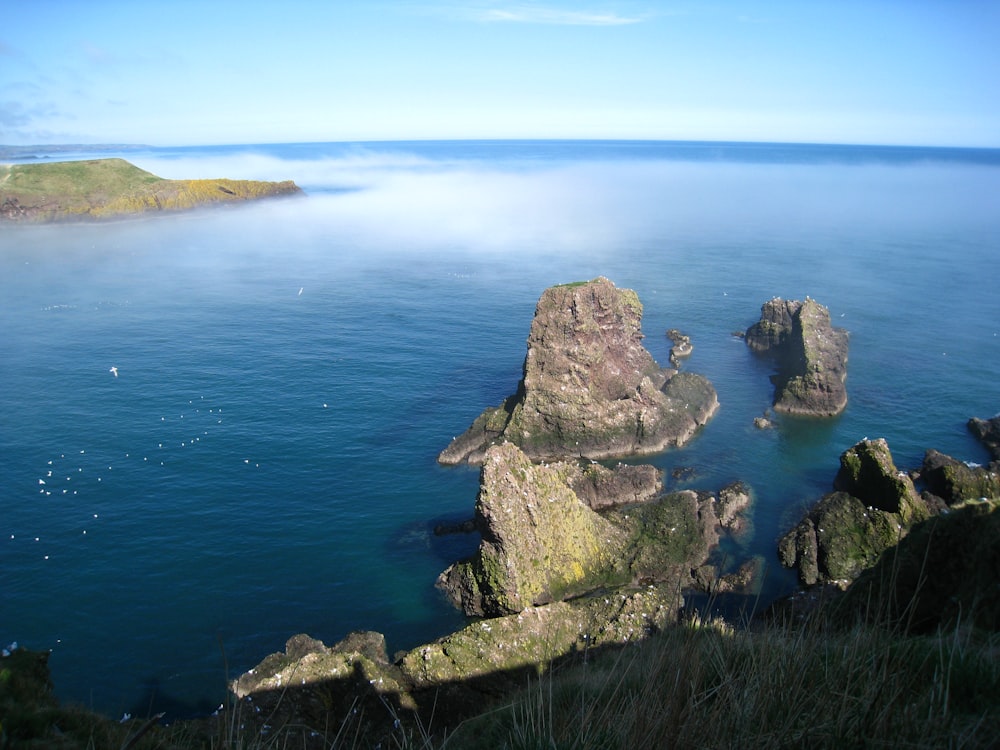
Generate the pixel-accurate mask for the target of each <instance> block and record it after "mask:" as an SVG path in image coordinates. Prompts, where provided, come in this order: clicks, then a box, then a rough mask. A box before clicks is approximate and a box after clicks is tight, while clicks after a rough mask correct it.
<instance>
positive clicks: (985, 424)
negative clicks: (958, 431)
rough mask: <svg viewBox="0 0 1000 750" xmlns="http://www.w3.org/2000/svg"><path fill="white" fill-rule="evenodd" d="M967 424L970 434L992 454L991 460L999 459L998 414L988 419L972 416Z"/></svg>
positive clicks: (999, 416)
mask: <svg viewBox="0 0 1000 750" xmlns="http://www.w3.org/2000/svg"><path fill="white" fill-rule="evenodd" d="M968 424H969V430H970V431H971V432H972V434H973V435H975V436H976V437H977V438H979V439H980V440H981V441H982V443H983V445H985V446H986V447H987V448H988V449H989V451H990V453H992V454H993V460H994V461H1000V414H997V415H996V416H995V417H990V418H989V419H979V418H977V417H973V418H972V419H970V420H969V423H968Z"/></svg>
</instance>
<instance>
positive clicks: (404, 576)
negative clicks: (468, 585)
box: [0, 142, 1000, 715]
mask: <svg viewBox="0 0 1000 750" xmlns="http://www.w3.org/2000/svg"><path fill="white" fill-rule="evenodd" d="M81 156H83V155H81ZM126 156H127V158H129V159H130V160H131V161H132V162H133V163H135V164H137V165H138V166H140V167H142V168H144V169H148V170H150V171H152V172H154V173H156V174H159V175H161V176H164V177H176V178H180V177H218V176H228V177H234V178H257V179H295V180H296V181H297V182H298V183H299V184H300V185H301V186H302V187H304V188H305V189H306V191H307V193H308V197H306V198H304V199H301V200H292V201H281V202H274V203H266V204H257V205H253V206H250V207H247V208H245V209H235V210H222V211H216V212H210V213H206V214H190V215H184V216H176V217H168V218H159V219H151V220H141V221H129V222H120V223H114V224H105V225H98V226H60V227H14V228H4V229H2V230H0V382H2V383H3V388H2V389H0V476H2V477H3V483H2V485H0V508H2V514H0V640H3V642H4V644H6V643H9V642H10V641H13V640H17V641H18V642H19V643H20V644H21V645H24V646H27V647H31V648H36V649H52V657H51V665H52V669H53V674H54V678H55V683H56V689H57V693H58V694H59V695H60V696H61V697H62V698H64V699H68V700H72V701H76V702H79V703H83V704H85V705H88V706H92V707H94V708H96V709H98V710H101V711H104V712H107V713H111V714H120V713H121V712H123V711H138V712H139V713H141V714H145V713H147V712H148V711H149V706H150V705H151V700H152V705H156V706H158V707H160V708H161V709H165V710H168V711H171V712H172V713H173V715H181V714H185V713H192V712H197V711H204V710H211V709H212V708H214V707H215V706H216V705H217V704H218V703H219V702H220V701H221V700H222V697H223V695H224V684H225V679H226V672H225V667H224V664H225V662H224V659H223V655H222V653H223V650H224V651H225V654H226V659H227V660H228V665H229V669H230V670H231V672H232V673H233V674H235V673H236V672H239V671H242V670H244V669H247V668H249V667H251V666H253V665H254V664H255V663H257V662H258V661H259V660H260V659H261V658H263V657H264V656H265V655H267V654H268V653H271V652H273V651H277V650H281V649H282V648H283V644H284V641H285V640H286V639H287V638H288V637H289V636H290V635H292V634H294V633H298V632H308V633H309V634H311V635H313V636H314V637H317V638H321V639H323V640H325V641H326V642H328V643H332V642H334V641H336V640H338V639H339V638H341V637H342V636H343V635H345V634H346V633H347V632H349V631H351V630H355V629H374V630H379V631H381V632H384V633H385V634H386V636H387V639H388V642H389V648H390V651H394V650H397V649H403V648H409V647H412V646H415V645H418V644H419V643H421V642H425V641H427V640H430V639H432V638H435V637H437V636H440V635H443V634H444V633H446V632H449V631H451V630H453V629H455V628H457V627H459V626H460V625H461V624H462V623H463V619H462V617H461V616H460V615H459V614H458V613H457V612H455V611H454V610H453V609H452V608H451V607H450V606H449V605H448V604H447V603H446V602H445V601H444V600H443V599H442V598H441V597H440V596H439V594H438V593H437V592H436V591H435V590H434V587H433V581H434V579H435V577H436V576H437V574H438V573H439V572H440V571H441V570H442V569H443V568H444V567H445V566H446V565H447V564H449V563H450V562H451V561H453V560H454V559H456V558H458V557H460V556H462V555H464V554H467V553H468V552H470V551H471V550H472V549H473V548H474V546H475V544H476V541H477V540H475V539H469V538H447V539H438V538H435V537H433V535H432V534H431V533H430V529H431V528H432V527H433V525H434V524H435V523H437V522H439V521H441V520H442V519H456V520H457V519H460V518H464V517H467V516H469V515H471V512H472V507H473V504H474V502H475V496H476V491H477V486H478V473H477V471H476V470H475V469H471V468H467V467H464V468H463V467H458V468H455V467H452V468H445V467H440V466H438V465H437V464H436V462H435V457H436V455H437V453H438V452H439V451H440V450H441V449H442V448H443V447H444V446H445V445H447V443H448V441H449V440H450V439H451V437H452V436H453V435H455V434H457V433H459V432H461V431H462V430H464V429H465V428H466V427H467V426H468V424H469V423H470V422H471V420H472V419H473V418H474V417H475V416H476V415H478V414H479V412H480V411H481V410H482V409H483V408H484V407H485V406H487V405H495V404H497V403H499V402H500V401H501V400H502V399H503V398H504V397H505V396H507V395H508V394H510V393H511V392H512V391H513V390H514V388H515V386H516V383H517V380H518V378H519V376H520V371H521V364H522V361H523V358H524V347H525V339H526V337H527V333H528V327H529V325H530V322H531V316H532V313H533V311H534V305H535V302H536V301H537V299H538V296H539V295H540V294H541V292H542V291H543V290H544V289H545V288H546V287H548V286H551V285H552V284H556V283H562V282H567V281H573V280H579V279H588V278H593V277H595V276H598V275H604V276H607V277H609V278H611V279H612V280H613V281H614V282H615V283H616V284H617V285H619V286H622V287H629V288H632V289H635V290H636V291H637V292H638V294H639V296H640V299H641V300H642V301H643V303H644V306H645V315H644V323H643V325H644V330H645V333H646V345H647V348H648V349H649V350H650V351H651V352H652V353H653V355H654V356H655V357H656V358H657V359H658V360H659V361H660V362H661V363H665V362H666V361H667V359H668V347H669V342H668V340H667V339H666V337H665V336H664V331H665V330H666V329H667V328H671V327H677V328H680V329H681V330H683V331H684V332H685V333H687V334H689V335H690V336H691V337H692V339H693V342H694V346H695V349H694V355H693V356H692V357H691V359H690V360H688V361H687V362H686V363H685V364H684V367H685V368H686V369H689V370H692V371H695V372H700V373H703V374H705V375H707V376H708V377H709V378H710V379H711V380H712V381H713V383H714V384H715V386H716V388H717V390H718V393H719V400H720V402H721V409H720V411H719V413H718V415H717V416H716V417H715V418H714V419H713V421H712V422H710V423H709V425H708V426H707V427H706V428H705V429H704V430H702V432H701V433H700V434H699V435H698V436H697V437H696V439H695V440H694V441H693V442H692V443H690V444H689V445H688V446H687V447H685V448H684V449H681V450H677V451H671V452H667V453H664V454H662V455H658V456H655V457H653V458H652V459H651V460H652V462H654V463H656V464H657V465H659V466H661V467H663V468H664V469H667V470H668V472H669V470H671V469H673V468H675V467H693V468H694V469H695V470H696V473H695V476H694V478H693V479H691V480H688V481H687V482H686V484H677V483H675V484H676V486H692V487H696V488H699V489H708V490H716V489H718V488H719V487H720V486H722V485H723V484H725V483H727V482H729V481H732V480H735V479H742V480H744V481H746V482H748V483H749V484H750V485H751V486H752V487H753V489H754V492H755V505H754V510H753V533H752V535H751V536H750V537H749V538H748V539H746V540H743V541H742V542H741V543H740V544H739V545H732V546H731V548H730V549H729V550H728V554H729V556H730V558H731V561H732V562H734V563H735V562H738V561H739V560H740V559H745V558H746V557H749V556H752V555H763V556H764V558H765V559H766V561H767V562H768V565H769V571H768V578H767V581H766V584H765V597H771V596H774V595H776V594H779V593H782V592H784V591H787V590H789V589H790V588H791V587H792V586H793V585H794V579H793V577H792V576H791V575H790V574H788V573H787V572H786V571H782V570H780V569H779V568H778V567H777V565H776V560H775V554H774V543H775V539H776V538H777V536H779V535H780V534H781V533H782V532H783V531H785V530H786V529H787V528H788V527H789V526H791V525H792V524H793V523H794V522H795V521H796V520H797V518H798V515H799V514H800V513H801V511H802V509H803V508H804V507H805V506H806V505H808V504H809V503H811V502H813V501H814V500H816V499H817V498H818V497H819V496H820V495H822V494H823V493H824V492H826V491H828V489H829V487H830V484H831V482H832V479H833V475H834V473H835V471H836V468H837V458H838V456H839V454H840V453H841V452H842V451H843V450H844V449H846V448H847V447H849V446H850V445H852V444H853V443H854V442H856V441H857V440H859V439H861V438H863V437H865V436H868V437H885V438H887V439H888V440H889V444H890V447H891V448H892V450H893V454H894V456H895V459H896V462H897V464H898V465H899V466H901V467H904V468H909V467H913V466H916V465H918V464H919V462H920V460H921V458H922V455H923V451H924V450H925V449H926V448H931V447H933V448H936V449H938V450H942V451H944V452H947V453H951V454H953V455H955V456H957V457H960V458H963V459H967V460H972V461H980V462H981V461H985V460H986V459H987V456H986V453H985V451H984V450H983V448H982V447H981V446H979V445H978V444H977V443H976V442H975V441H974V440H973V439H972V438H971V437H970V436H969V434H968V433H967V430H966V428H965V422H966V420H967V419H968V418H969V417H970V416H982V417H987V416H991V415H993V414H995V413H996V412H997V411H998V410H1000V380H998V378H997V377H996V373H997V372H998V370H1000V293H998V291H997V290H998V288H1000V285H998V282H1000V276H998V271H997V269H998V268H1000V152H997V151H975V150H927V149H883V148H849V147H805V146H782V145H773V144H743V145H740V144H696V143H687V144H664V143H630V142H622V143H579V142H539V143H530V142H473V143H382V144H290V145H281V146H259V147H211V148H186V149H153V150H150V151H148V152H139V153H130V154H127V155H126ZM806 295H809V296H811V297H813V298H814V299H817V300H819V301H820V302H822V303H823V304H824V305H826V306H827V307H828V308H829V309H830V312H831V315H832V317H833V319H834V322H835V324H837V325H841V326H843V327H845V328H847V329H848V330H849V331H850V334H851V344H850V346H851V349H850V362H849V365H848V371H849V376H848V383H847V385H848V392H849V397H850V403H849V405H848V408H847V410H846V411H845V413H844V414H843V415H841V416H840V417H838V418H836V419H832V420H822V421H817V420H792V419H780V420H778V427H777V429H775V430H772V431H766V432H762V431H758V430H756V429H755V428H754V427H753V424H752V422H753V418H754V417H755V416H758V415H760V414H762V413H763V412H764V411H765V410H766V409H767V407H768V406H769V404H770V400H771V395H772V394H771V385H770V383H769V381H768V376H769V375H770V369H769V366H768V364H767V363H766V362H764V361H761V360H759V359H757V358H755V357H753V356H751V355H750V354H749V353H748V352H747V350H746V347H745V345H744V344H743V343H742V342H741V341H740V340H739V339H737V338H735V337H734V336H733V335H732V333H733V332H734V331H739V330H744V329H746V328H747V326H749V325H750V324H752V323H753V322H754V321H755V320H756V319H757V318H758V316H759V311H760V306H761V304H762V303H763V302H764V301H766V300H767V299H769V298H771V297H773V296H782V297H790V298H796V299H801V298H803V297H804V296H806ZM112 366H115V367H117V369H118V373H119V375H118V377H117V378H116V377H114V375H113V374H112V373H111V372H110V368H111V367H112Z"/></svg>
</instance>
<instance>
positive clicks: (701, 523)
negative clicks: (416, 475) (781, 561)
mask: <svg viewBox="0 0 1000 750" xmlns="http://www.w3.org/2000/svg"><path fill="white" fill-rule="evenodd" d="M629 468H630V469H640V467H629ZM649 469H651V470H652V471H653V474H652V476H658V475H657V474H656V473H655V469H653V468H652V467H649ZM603 471H604V472H607V475H605V474H603V473H599V474H598V476H599V477H605V478H608V479H609V480H610V481H609V486H611V487H612V488H613V490H615V491H616V492H617V490H618V489H619V487H618V484H616V483H615V482H614V481H613V477H614V473H613V472H611V470H609V469H604V470H603ZM587 473H588V469H582V470H581V469H580V468H579V466H577V465H573V464H570V463H568V462H561V463H557V464H552V465H548V466H545V465H536V464H533V463H532V462H531V461H530V460H529V459H528V458H527V456H525V455H524V453H523V452H522V451H521V450H520V449H518V448H517V447H516V446H515V445H513V444H510V443H505V444H503V445H497V446H491V447H490V448H489V449H488V451H487V455H486V461H485V462H484V463H483V468H482V473H481V487H480V492H479V498H478V500H477V502H476V524H477V526H478V528H479V531H480V534H481V535H482V541H481V543H480V546H479V550H478V551H477V552H476V554H475V555H474V556H473V557H471V558H470V559H468V560H463V561H460V562H458V563H455V564H454V565H452V566H450V567H449V568H448V569H447V570H445V572H444V573H442V574H441V576H440V577H439V579H438V585H439V586H440V587H441V588H442V589H443V590H444V591H445V592H446V593H447V594H448V595H449V596H450V597H451V599H452V600H453V601H454V602H455V604H456V605H458V606H459V607H461V608H462V610H463V611H465V613H466V614H469V615H474V616H487V617H497V616H503V615H507V614H512V613H516V612H520V611H522V610H524V609H525V608H527V607H529V606H535V605H539V604H544V603H547V602H552V601H559V600H564V599H567V598H570V597H573V596H578V595H580V594H583V593H586V592H589V591H592V590H594V589H597V588H606V587H612V586H621V585H626V584H629V583H633V582H639V581H642V582H647V583H654V582H670V583H671V585H673V586H674V589H675V590H677V591H680V589H682V588H685V587H689V586H691V585H693V584H694V583H695V581H696V578H695V574H694V571H696V570H697V569H699V568H701V567H702V566H703V565H704V563H705V561H706V560H707V559H708V556H709V553H710V551H711V550H712V549H713V548H714V547H715V546H716V544H717V543H718V540H719V528H718V527H719V525H720V521H719V518H718V515H717V513H716V503H717V501H716V499H715V498H714V497H713V496H712V495H710V494H708V493H696V492H693V491H691V490H685V491H682V492H676V493H671V494H668V495H663V496H658V497H655V498H652V497H650V498H648V499H646V500H645V501H642V502H638V503H636V502H634V498H635V497H636V495H634V494H631V493H625V494H616V495H613V497H612V498H611V499H606V498H603V497H601V496H600V492H599V490H597V489H595V485H594V484H592V483H591V482H590V481H589V480H584V479H582V477H583V476H584V475H586V474H587ZM609 475H610V476H609ZM649 475H650V473H649V472H647V471H639V472H635V471H630V472H624V474H623V476H624V477H626V478H627V477H632V478H634V477H635V476H646V477H647V478H648V476H649ZM581 483H582V486H583V487H585V488H586V489H588V490H589V491H591V492H593V494H594V497H592V498H591V500H590V502H589V503H588V502H584V501H583V500H582V499H581V498H580V497H579V496H578V495H577V494H576V492H574V490H573V489H572V485H573V484H577V485H580V484H581ZM626 484H628V483H626ZM630 486H631V485H630ZM640 486H641V487H646V485H643V484H640ZM646 494H648V493H647V492H646V489H643V491H642V493H641V495H642V496H643V497H645V495H646ZM616 498H617V499H626V500H633V502H630V503H629V504H625V505H622V504H617V503H615V502H614V500H615V499H616ZM733 503H735V505H736V506H739V501H738V500H733V501H732V502H731V503H727V504H726V509H727V510H726V514H727V523H728V524H731V525H734V526H735V525H738V523H739V522H738V520H737V518H738V516H737V514H738V512H739V511H740V510H741V508H745V504H744V505H743V506H741V507H733ZM593 507H597V508H601V509H602V510H603V512H601V513H598V512H596V511H595V510H593V509H592V508H593Z"/></svg>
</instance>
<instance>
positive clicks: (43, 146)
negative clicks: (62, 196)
mask: <svg viewBox="0 0 1000 750" xmlns="http://www.w3.org/2000/svg"><path fill="white" fill-rule="evenodd" d="M324 143H331V144H332V143H338V144H351V143H362V144H364V143H673V144H697V145H731V146H801V147H819V146H821V147H827V148H829V147H837V148H900V149H908V148H915V149H941V150H976V151H997V150H1000V145H995V146H983V145H961V146H959V145H941V144H916V143H860V142H843V141H841V142H837V141H808V140H804V141H786V140H774V141H771V140H744V139H736V140H728V139H698V138H613V137H606V138H556V137H539V138H530V137H518V138H502V137H481V138H441V137H423V138H420V137H417V138H336V139H331V140H290V141H282V140H277V141H272V140H263V141H216V142H205V143H193V142H192V143H183V144H181V143H175V144H166V145H164V144H152V143H141V142H135V143H132V142H118V143H114V142H97V141H94V142H82V141H77V142H64V143H28V144H19V143H0V150H6V149H10V150H38V151H45V150H51V149H70V148H78V149H142V148H149V149H170V148H218V147H224V146H236V147H239V146H246V147H249V146H290V145H313V144H324Z"/></svg>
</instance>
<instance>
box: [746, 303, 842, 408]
mask: <svg viewBox="0 0 1000 750" xmlns="http://www.w3.org/2000/svg"><path fill="white" fill-rule="evenodd" d="M745 339H746V342H747V346H749V347H750V348H751V349H752V350H753V351H755V352H759V353H768V354H772V355H774V356H775V357H776V358H777V364H778V372H777V373H776V374H775V376H774V377H773V381H774V384H775V395H774V408H775V410H776V411H779V412H784V413H786V414H800V415H806V416H817V417H827V416H834V415H836V414H839V413H840V412H841V411H843V410H844V407H845V406H847V388H846V387H845V385H844V381H845V380H846V378H847V339H848V337H847V332H846V331H845V330H843V329H841V328H833V327H832V326H831V325H830V311H829V310H827V308H825V307H824V306H823V305H821V304H819V303H818V302H816V301H815V300H811V299H809V298H808V297H807V298H806V300H805V302H800V301H797V300H783V299H778V298H776V299H772V300H769V301H768V302H765V303H764V304H763V306H761V309H760V320H759V321H758V322H757V323H754V324H753V325H752V326H750V328H749V329H747V332H746V337H745Z"/></svg>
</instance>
